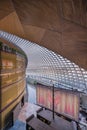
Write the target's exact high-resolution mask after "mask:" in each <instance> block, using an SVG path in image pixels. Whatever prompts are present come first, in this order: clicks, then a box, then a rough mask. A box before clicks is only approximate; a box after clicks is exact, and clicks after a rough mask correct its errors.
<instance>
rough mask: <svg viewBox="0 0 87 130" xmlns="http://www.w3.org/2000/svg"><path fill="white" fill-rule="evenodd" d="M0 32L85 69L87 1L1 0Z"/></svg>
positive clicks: (86, 53) (86, 59) (86, 57)
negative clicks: (26, 41) (5, 32)
mask: <svg viewBox="0 0 87 130" xmlns="http://www.w3.org/2000/svg"><path fill="white" fill-rule="evenodd" d="M0 29H1V30H4V31H7V32H10V33H13V34H16V35H18V36H20V37H22V38H25V39H28V40H30V41H33V42H36V43H37V44H39V45H42V46H44V47H46V48H48V49H50V50H53V51H54V52H57V53H58V54H60V55H62V56H63V57H66V58H68V59H69V60H71V61H73V62H75V63H76V64H78V65H79V66H81V67H83V68H85V69H86V70H87V0H8V1H7V0H3V1H2V0H1V1H0Z"/></svg>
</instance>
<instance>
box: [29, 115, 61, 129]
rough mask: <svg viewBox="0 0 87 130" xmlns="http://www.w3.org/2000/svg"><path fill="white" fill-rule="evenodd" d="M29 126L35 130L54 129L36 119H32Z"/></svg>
mask: <svg viewBox="0 0 87 130" xmlns="http://www.w3.org/2000/svg"><path fill="white" fill-rule="evenodd" d="M27 124H28V125H29V126H31V127H32V128H33V129H35V130H53V128H52V127H50V126H48V125H47V124H45V123H43V122H42V121H41V120H39V119H38V118H36V117H34V118H32V119H31V120H30V121H29V122H27ZM54 130H57V128H54ZM58 130H59V129H58Z"/></svg>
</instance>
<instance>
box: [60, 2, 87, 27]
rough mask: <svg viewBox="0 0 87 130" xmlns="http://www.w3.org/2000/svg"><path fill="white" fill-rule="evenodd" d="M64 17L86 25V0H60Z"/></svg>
mask: <svg viewBox="0 0 87 130" xmlns="http://www.w3.org/2000/svg"><path fill="white" fill-rule="evenodd" d="M62 10H63V16H64V18H65V19H67V20H70V21H72V22H75V23H77V24H80V25H83V26H85V27H87V0H62Z"/></svg>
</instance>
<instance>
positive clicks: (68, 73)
mask: <svg viewBox="0 0 87 130" xmlns="http://www.w3.org/2000/svg"><path fill="white" fill-rule="evenodd" d="M0 38H3V39H5V40H7V41H9V42H11V43H13V44H15V45H17V46H19V47H20V48H21V49H22V50H23V51H24V52H25V53H26V55H27V57H28V65H27V71H26V74H27V75H29V77H30V78H33V79H35V80H37V81H39V82H48V83H51V81H52V83H53V84H54V85H55V86H57V87H61V88H65V89H74V90H76V89H77V90H78V91H82V92H85V93H87V71H85V70H84V69H83V68H80V67H79V66H78V65H76V64H75V63H73V62H70V61H69V60H68V59H67V58H63V57H62V56H61V55H58V54H56V53H54V52H53V51H50V50H48V49H47V48H45V47H41V46H39V45H37V44H36V43H33V42H30V41H28V40H25V39H23V38H20V37H18V36H15V35H13V34H10V33H7V32H4V31H0Z"/></svg>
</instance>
